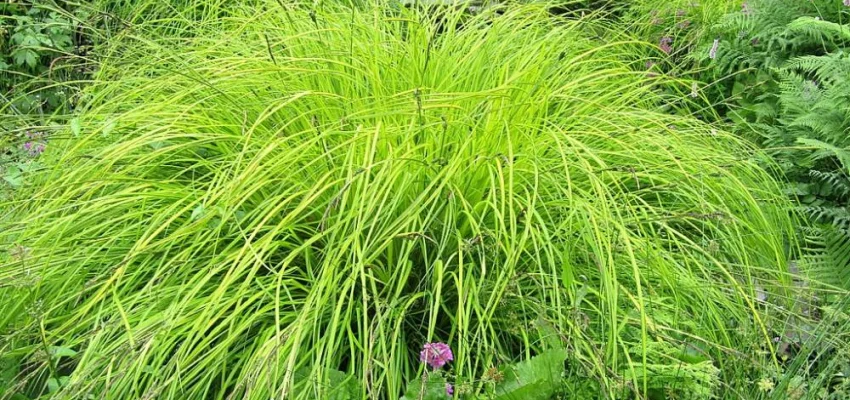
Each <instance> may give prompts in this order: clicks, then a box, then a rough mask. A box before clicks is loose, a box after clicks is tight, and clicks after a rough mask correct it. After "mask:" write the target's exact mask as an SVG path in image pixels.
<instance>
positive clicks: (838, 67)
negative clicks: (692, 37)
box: [692, 0, 850, 288]
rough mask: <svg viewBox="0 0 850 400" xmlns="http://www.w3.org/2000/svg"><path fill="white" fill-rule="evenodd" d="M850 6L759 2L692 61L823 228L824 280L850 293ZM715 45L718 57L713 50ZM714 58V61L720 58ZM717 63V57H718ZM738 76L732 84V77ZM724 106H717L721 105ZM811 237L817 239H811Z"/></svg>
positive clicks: (820, 269) (722, 24)
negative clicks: (698, 64) (699, 65)
mask: <svg viewBox="0 0 850 400" xmlns="http://www.w3.org/2000/svg"><path fill="white" fill-rule="evenodd" d="M849 17H850V7H848V6H845V5H843V4H842V2H840V1H831V0H830V1H827V0H818V1H794V0H760V1H750V2H747V3H746V6H745V7H743V8H742V9H741V10H740V11H739V12H735V13H732V14H730V15H728V16H726V17H725V18H724V19H723V20H721V21H719V23H718V24H717V25H716V26H715V27H714V31H713V34H712V35H711V36H712V37H709V38H708V39H707V40H706V43H704V44H703V45H702V46H701V47H700V48H699V49H698V50H697V51H696V52H695V53H694V54H692V57H693V58H694V59H695V60H696V61H697V62H698V63H701V64H703V65H704V66H707V67H708V69H707V70H706V72H705V73H704V75H703V76H702V79H703V80H705V81H707V82H715V84H713V85H711V86H710V89H709V90H710V92H709V93H708V95H709V96H710V97H712V98H715V99H717V98H719V99H727V102H726V105H727V106H728V108H727V109H721V111H725V115H726V116H727V117H728V118H729V119H730V120H731V121H732V122H734V123H735V130H736V131H737V132H738V133H739V134H741V135H743V136H746V137H750V138H752V139H754V140H755V141H757V142H758V143H759V144H761V145H762V146H763V147H764V148H766V149H767V150H768V152H769V153H770V154H771V155H773V157H774V159H775V161H776V162H777V164H778V166H779V168H780V172H781V173H782V174H783V175H785V176H786V177H787V178H788V180H789V181H790V182H791V184H790V185H789V186H788V189H787V191H788V193H789V194H790V195H792V196H795V197H797V198H798V199H799V200H800V203H801V205H800V209H801V211H802V212H803V213H804V214H805V215H807V216H808V217H810V219H811V221H813V222H814V223H815V224H816V225H817V226H818V227H817V228H816V230H815V235H814V236H812V240H810V242H809V243H810V245H812V248H813V249H815V250H817V251H824V252H825V254H823V256H822V257H820V256H819V257H814V258H812V260H817V261H816V262H815V263H813V265H812V266H811V268H810V271H811V272H813V273H814V275H815V277H816V278H818V279H819V280H822V281H826V282H828V283H831V284H835V285H840V286H843V287H845V288H850V236H848V234H847V232H848V229H850V211H848V209H847V206H848V204H850V203H849V202H850V174H848V166H850V158H848V157H847V155H846V154H847V153H846V151H845V150H844V149H845V148H847V147H848V146H850V135H848V133H850V80H848V77H850V56H848V53H847V49H848V48H850V47H848V45H850V25H847V22H848V19H849ZM712 47H714V48H715V50H716V51H715V52H712ZM713 53H714V54H713ZM715 55H716V57H712V56H715ZM730 75H731V77H729V76H730ZM721 102H722V101H719V102H718V103H721ZM809 233H812V232H809Z"/></svg>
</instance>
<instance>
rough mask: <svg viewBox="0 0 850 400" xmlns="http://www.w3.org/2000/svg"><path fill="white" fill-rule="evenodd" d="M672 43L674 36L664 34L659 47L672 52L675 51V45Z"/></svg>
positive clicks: (666, 51) (668, 52)
mask: <svg viewBox="0 0 850 400" xmlns="http://www.w3.org/2000/svg"><path fill="white" fill-rule="evenodd" d="M670 43H673V38H671V37H669V36H664V37H663V38H661V41H659V42H658V47H660V48H661V51H663V52H665V53H667V54H670V52H672V51H673V47H672V46H670Z"/></svg>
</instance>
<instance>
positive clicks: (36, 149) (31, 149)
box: [24, 142, 47, 157]
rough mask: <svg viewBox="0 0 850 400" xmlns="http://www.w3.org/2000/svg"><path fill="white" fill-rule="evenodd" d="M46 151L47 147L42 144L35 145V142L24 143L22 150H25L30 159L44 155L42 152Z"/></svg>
mask: <svg viewBox="0 0 850 400" xmlns="http://www.w3.org/2000/svg"><path fill="white" fill-rule="evenodd" d="M46 149H47V145H46V144H44V143H36V142H26V143H24V150H26V151H27V152H28V153H29V155H30V157H36V156H38V155H41V153H44V150H46Z"/></svg>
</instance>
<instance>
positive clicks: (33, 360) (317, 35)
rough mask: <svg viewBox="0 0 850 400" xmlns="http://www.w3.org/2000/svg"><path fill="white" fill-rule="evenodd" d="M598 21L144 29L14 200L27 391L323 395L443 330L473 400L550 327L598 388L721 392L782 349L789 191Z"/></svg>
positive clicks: (11, 278) (499, 12)
mask: <svg viewBox="0 0 850 400" xmlns="http://www.w3.org/2000/svg"><path fill="white" fill-rule="evenodd" d="M459 21H463V24H462V26H461V25H458V24H456V22H459ZM589 24H590V23H589V22H587V21H581V22H568V21H563V20H556V19H552V18H550V17H549V14H548V11H547V7H545V6H543V5H525V6H515V7H510V8H501V7H496V8H489V9H487V11H486V12H483V13H481V14H478V15H475V16H468V15H465V14H462V12H461V11H458V10H455V9H453V8H445V9H442V10H441V12H439V13H436V14H435V13H433V11H432V12H423V11H418V10H416V9H415V8H414V9H405V8H398V9H395V10H388V9H387V8H386V7H379V6H359V7H356V8H350V7H344V6H340V5H335V4H327V3H326V4H321V5H316V6H314V7H310V6H291V7H284V6H282V5H281V4H280V3H278V2H276V1H269V2H265V3H263V4H262V5H261V6H256V7H250V8H247V7H246V8H244V9H240V8H239V7H236V8H235V9H234V11H232V15H231V16H229V17H227V18H214V19H209V20H207V19H202V20H201V21H200V22H198V24H197V25H196V26H194V27H193V32H197V36H190V37H186V35H183V34H175V36H163V35H162V30H160V29H159V27H157V26H153V27H152V28H151V29H153V31H155V32H157V35H154V36H146V35H145V34H144V31H145V29H146V28H145V27H144V26H139V27H136V31H135V33H133V34H132V35H131V34H127V36H126V37H125V38H124V39H123V40H121V41H120V42H118V44H117V46H116V47H115V48H114V49H113V50H112V52H111V54H110V56H109V57H107V58H106V61H105V62H104V64H103V66H102V68H101V70H100V71H99V73H98V75H97V76H96V79H95V82H94V83H93V85H92V86H91V87H90V88H89V89H88V90H87V91H86V95H85V96H84V98H83V104H82V105H81V106H80V107H81V113H80V115H79V116H78V117H77V118H75V119H74V120H72V121H71V122H70V124H69V129H68V132H67V133H66V136H67V139H68V140H65V141H63V140H61V139H62V138H61V135H57V136H56V137H55V138H54V140H55V141H54V142H53V144H52V147H51V149H50V150H49V151H48V152H46V153H45V154H44V155H43V157H44V158H45V164H46V165H48V168H47V169H45V170H44V171H41V172H39V173H37V174H35V175H33V177H32V179H31V183H30V185H28V186H27V187H25V188H23V189H22V196H21V197H20V198H21V199H23V200H20V201H17V202H13V203H9V204H7V205H6V213H5V214H6V216H5V217H3V218H2V219H0V224H2V226H0V243H2V244H3V245H4V246H7V247H8V248H9V251H8V252H7V254H4V255H2V257H3V258H2V259H0V282H3V283H2V284H0V309H2V310H4V312H3V313H0V335H3V336H2V337H3V341H2V342H0V358H3V359H4V360H14V362H17V363H18V365H19V366H20V368H19V369H18V370H17V372H16V374H15V378H14V380H13V383H12V384H11V385H10V386H9V387H8V388H7V392H8V393H15V392H18V393H25V394H29V395H40V394H44V393H47V392H48V391H52V393H53V394H54V395H55V396H56V397H57V398H86V396H89V395H93V396H95V397H98V396H106V397H108V398H162V399H196V398H198V399H200V398H205V399H236V398H244V399H268V398H297V399H302V398H304V399H307V398H310V399H312V398H327V397H328V393H329V391H330V390H331V389H332V388H331V387H329V386H332V385H329V384H328V382H329V381H330V380H331V377H334V378H333V379H336V377H338V376H339V375H340V372H341V373H342V374H343V375H344V376H348V377H350V379H352V380H353V381H354V382H357V383H358V385H354V386H355V387H356V391H357V393H356V396H355V397H357V398H387V399H390V398H392V399H394V398H398V397H399V396H401V395H402V394H403V393H404V390H405V388H406V387H407V386H408V384H409V383H410V382H412V381H415V380H418V379H421V377H422V373H423V372H424V368H425V366H424V365H422V364H421V363H420V362H419V350H420V349H421V346H422V344H423V343H426V342H436V341H441V342H446V343H447V344H449V345H450V346H451V348H452V349H453V352H454V356H455V357H454V361H453V362H452V363H451V364H450V367H449V368H448V369H447V370H446V373H447V375H448V376H449V377H450V381H451V382H453V383H454V384H455V387H456V388H458V389H457V390H456V394H457V395H458V396H459V395H465V396H474V395H476V394H479V393H484V392H486V390H487V389H488V382H487V380H486V379H484V378H483V377H485V376H487V371H490V370H492V369H493V368H498V367H500V366H501V365H504V364H506V363H508V362H510V361H514V360H520V359H530V358H531V357H532V356H533V355H535V354H540V353H541V352H542V351H543V350H544V349H545V348H547V347H548V345H547V343H552V342H557V343H559V344H560V345H562V346H565V347H566V348H567V349H568V356H567V357H568V358H567V365H568V367H567V368H566V370H565V371H564V376H566V378H565V383H564V385H566V386H569V385H580V386H582V387H583V388H585V389H583V390H587V391H589V393H591V395H593V396H611V397H613V396H616V395H620V394H623V393H624V391H625V392H626V393H628V392H634V393H638V394H643V395H647V394H649V393H653V392H655V391H658V390H665V388H666V389H669V388H670V387H672V390H678V391H681V392H693V393H708V395H710V394H711V393H712V392H713V390H714V388H715V387H716V386H717V385H718V384H719V381H720V380H721V379H722V377H723V374H724V371H726V370H729V368H732V369H734V365H731V366H730V365H729V364H734V362H735V361H730V360H733V358H730V357H727V356H728V355H729V354H733V353H734V351H733V350H734V349H735V348H736V346H738V345H739V344H740V343H741V341H742V340H743V338H744V337H746V338H752V337H753V336H755V337H757V338H760V340H762V341H763V342H764V345H765V346H767V347H768V348H769V347H770V346H772V345H771V341H770V334H769V332H768V330H767V327H766V322H765V320H764V315H763V313H762V312H761V311H760V309H759V308H758V307H757V298H758V297H759V292H760V291H761V290H762V289H761V288H764V289H763V290H768V291H771V292H772V293H779V294H781V293H783V291H784V290H785V287H786V286H785V284H786V282H787V257H788V253H789V248H791V249H793V247H794V246H793V244H788V243H786V242H785V241H786V240H787V239H788V237H790V233H791V232H792V228H791V220H790V217H789V216H788V215H789V212H788V210H789V206H788V204H787V202H786V200H785V199H784V198H783V196H782V195H781V194H780V191H779V189H778V186H777V184H776V182H774V181H773V180H772V179H771V178H770V176H769V175H768V174H767V173H765V172H764V171H763V170H762V169H760V168H759V167H758V166H757V163H756V161H755V158H756V157H758V154H757V153H755V152H754V151H753V150H752V149H751V148H750V147H748V146H746V145H745V144H743V143H742V142H740V141H738V140H737V139H735V138H734V137H732V136H731V135H728V134H726V133H724V132H717V131H715V130H713V129H712V128H711V127H710V126H707V125H704V124H702V123H700V122H699V121H696V120H693V119H690V118H684V117H675V116H670V115H667V114H665V113H662V112H660V111H655V110H656V109H657V106H658V105H659V104H660V103H661V102H662V99H661V98H660V97H659V95H657V94H656V93H657V91H656V89H657V87H658V85H667V84H668V83H666V82H665V78H664V77H663V76H661V77H650V76H647V74H645V72H644V71H643V70H642V63H638V62H633V61H629V60H630V59H631V56H630V55H631V54H634V53H635V52H636V51H639V50H640V49H641V46H644V45H642V44H640V43H639V42H637V41H627V40H624V41H617V42H608V43H605V42H602V41H601V40H598V39H593V38H589V37H587V36H586V35H585V34H583V33H582V32H584V31H588V30H591V31H592V30H593V29H601V28H600V27H598V26H592V25H589ZM671 84H672V83H671ZM686 355H687V357H686ZM734 360H736V359H734ZM754 362H756V363H759V364H760V365H761V364H770V363H771V362H772V361H771V360H770V357H765V359H763V360H754ZM676 366H683V368H676ZM659 371H660V372H659ZM676 371H686V373H690V372H687V371H693V372H692V375H689V376H690V378H688V379H680V375H679V373H678V372H676ZM659 385H664V386H663V387H659Z"/></svg>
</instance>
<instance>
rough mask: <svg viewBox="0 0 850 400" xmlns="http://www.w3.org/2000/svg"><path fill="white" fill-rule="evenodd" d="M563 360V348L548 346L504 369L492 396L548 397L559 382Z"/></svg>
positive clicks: (503, 398) (504, 398)
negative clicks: (502, 377) (547, 348)
mask: <svg viewBox="0 0 850 400" xmlns="http://www.w3.org/2000/svg"><path fill="white" fill-rule="evenodd" d="M566 359H567V351H566V350H565V349H552V350H546V351H544V352H542V353H540V354H538V355H537V356H535V357H532V358H530V359H528V360H525V361H522V362H519V363H517V364H515V365H510V366H508V367H506V368H504V369H503V371H502V374H503V376H504V380H503V381H502V382H500V383H499V384H498V385H496V387H495V389H494V390H493V395H494V397H493V399H494V400H510V399H523V400H550V399H551V398H552V396H553V395H555V393H556V392H557V391H558V388H559V387H560V385H561V374H562V373H563V372H564V361H565V360H566Z"/></svg>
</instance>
